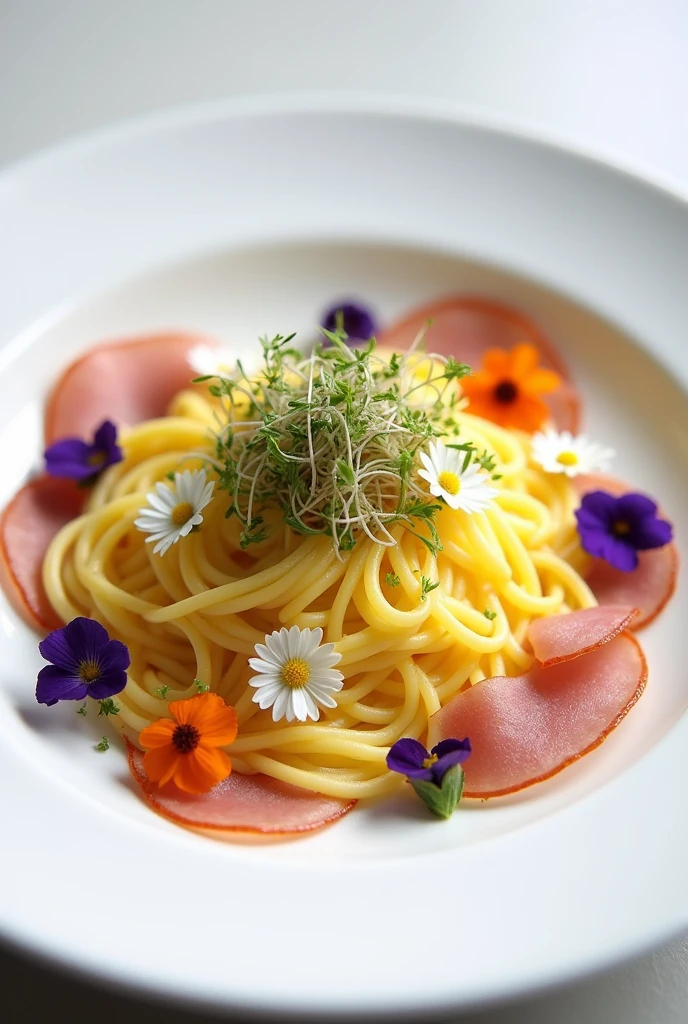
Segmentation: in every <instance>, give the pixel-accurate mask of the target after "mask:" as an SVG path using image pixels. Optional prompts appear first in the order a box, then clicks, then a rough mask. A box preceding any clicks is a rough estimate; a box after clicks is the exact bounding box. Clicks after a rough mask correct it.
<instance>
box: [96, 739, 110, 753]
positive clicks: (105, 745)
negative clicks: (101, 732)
mask: <svg viewBox="0 0 688 1024" xmlns="http://www.w3.org/2000/svg"><path fill="white" fill-rule="evenodd" d="M109 749H110V740H109V739H108V738H107V736H103V738H102V740H101V741H100V743H97V744H96V750H99V751H100V753H101V754H103V753H104V752H105V751H106V750H109Z"/></svg>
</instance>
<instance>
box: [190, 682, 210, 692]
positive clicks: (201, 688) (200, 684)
mask: <svg viewBox="0 0 688 1024" xmlns="http://www.w3.org/2000/svg"><path fill="white" fill-rule="evenodd" d="M194 686H195V687H196V689H197V690H198V692H199V693H207V692H208V690H209V689H210V686H209V684H208V683H204V682H202V681H201V680H200V679H194Z"/></svg>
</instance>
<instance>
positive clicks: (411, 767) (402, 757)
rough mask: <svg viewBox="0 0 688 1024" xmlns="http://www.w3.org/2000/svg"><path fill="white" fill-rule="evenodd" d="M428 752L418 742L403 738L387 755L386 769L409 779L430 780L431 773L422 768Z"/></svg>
mask: <svg viewBox="0 0 688 1024" xmlns="http://www.w3.org/2000/svg"><path fill="white" fill-rule="evenodd" d="M428 756H429V755H428V751H427V750H426V749H425V747H424V746H423V744H422V743H420V742H419V741H418V740H414V739H411V738H410V737H409V736H405V737H404V738H403V739H400V740H397V742H396V743H394V744H393V745H392V747H391V748H390V751H389V753H388V755H387V767H388V768H389V769H390V770H391V771H393V772H400V773H401V774H402V775H408V776H409V777H410V778H418V779H424V778H427V779H431V778H432V772H431V770H430V769H429V768H426V767H424V765H423V761H424V760H425V759H426V757H428Z"/></svg>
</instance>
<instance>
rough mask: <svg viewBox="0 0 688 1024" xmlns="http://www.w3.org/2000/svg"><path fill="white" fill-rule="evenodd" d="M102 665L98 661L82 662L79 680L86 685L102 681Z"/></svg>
mask: <svg viewBox="0 0 688 1024" xmlns="http://www.w3.org/2000/svg"><path fill="white" fill-rule="evenodd" d="M100 675H101V672H100V665H99V664H98V662H97V661H82V662H81V664H80V665H79V678H80V679H82V680H83V681H84V682H85V683H95V681H96V679H100Z"/></svg>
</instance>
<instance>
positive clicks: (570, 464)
mask: <svg viewBox="0 0 688 1024" xmlns="http://www.w3.org/2000/svg"><path fill="white" fill-rule="evenodd" d="M532 443H533V459H534V461H535V462H537V463H538V464H539V465H540V466H542V468H543V469H544V470H545V472H546V473H564V474H565V475H566V476H568V477H574V476H578V474H579V473H606V471H607V470H608V469H609V463H610V462H611V460H612V459H613V458H614V456H615V455H616V452H615V451H614V449H613V448H605V447H604V446H603V445H601V444H597V443H596V442H595V441H588V439H587V437H584V436H583V435H582V434H580V435H579V436H578V437H574V436H573V434H571V433H570V432H569V431H568V430H564V431H562V433H561V434H560V433H558V432H557V431H556V430H553V429H552V428H551V427H548V428H547V429H546V430H544V431H542V432H541V433H537V434H535V435H534V436H533V442H532Z"/></svg>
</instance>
